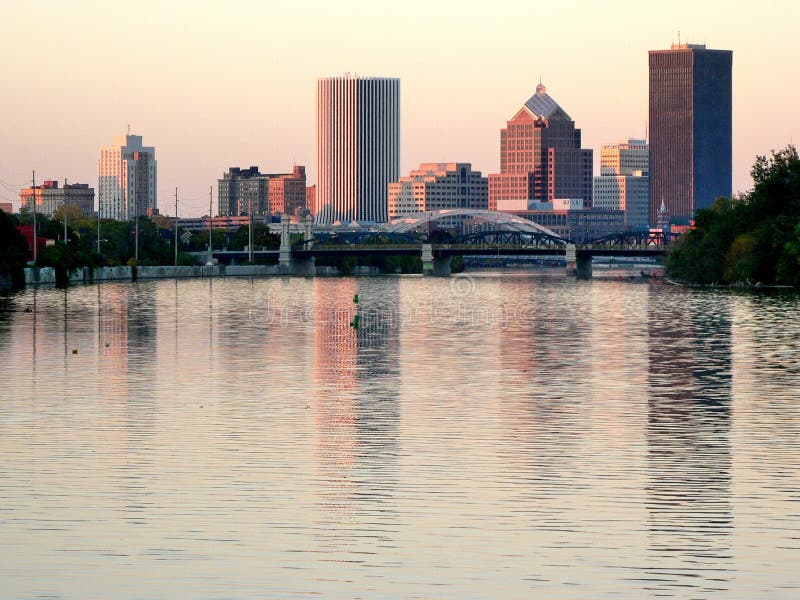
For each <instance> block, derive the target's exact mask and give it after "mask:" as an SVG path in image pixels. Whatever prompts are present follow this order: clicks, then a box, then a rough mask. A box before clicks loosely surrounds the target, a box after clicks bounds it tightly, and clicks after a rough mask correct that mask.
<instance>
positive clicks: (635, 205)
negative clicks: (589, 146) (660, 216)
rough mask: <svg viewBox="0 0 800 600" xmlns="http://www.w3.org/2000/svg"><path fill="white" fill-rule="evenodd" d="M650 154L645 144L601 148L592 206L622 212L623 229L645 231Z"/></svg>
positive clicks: (634, 142) (607, 145)
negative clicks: (598, 173)
mask: <svg viewBox="0 0 800 600" xmlns="http://www.w3.org/2000/svg"><path fill="white" fill-rule="evenodd" d="M648 157H649V153H648V147H647V142H646V141H645V140H637V139H632V138H631V139H629V140H628V141H626V142H622V143H618V144H604V145H603V146H602V148H601V149H600V176H599V177H595V178H594V206H595V207H596V208H605V209H608V210H621V211H623V213H624V215H625V228H626V229H628V230H632V231H645V230H647V228H648V227H649V222H650V178H649V177H648V161H649V158H648Z"/></svg>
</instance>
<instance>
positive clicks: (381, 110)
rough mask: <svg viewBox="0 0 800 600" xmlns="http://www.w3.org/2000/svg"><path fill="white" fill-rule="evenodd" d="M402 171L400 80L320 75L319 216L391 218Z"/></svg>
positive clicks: (329, 219)
mask: <svg viewBox="0 0 800 600" xmlns="http://www.w3.org/2000/svg"><path fill="white" fill-rule="evenodd" d="M399 176H400V80H399V79H396V78H386V77H359V76H357V75H350V74H347V75H345V76H342V77H329V78H323V79H319V80H317V192H316V194H317V196H316V202H317V214H316V215H315V217H316V222H317V223H320V224H324V225H329V224H332V223H335V222H336V221H342V222H348V221H354V220H355V221H368V222H369V221H374V222H384V221H387V220H388V218H389V207H388V196H387V193H388V185H389V183H390V182H392V181H396V180H397V178H398V177H399Z"/></svg>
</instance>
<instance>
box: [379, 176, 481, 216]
mask: <svg viewBox="0 0 800 600" xmlns="http://www.w3.org/2000/svg"><path fill="white" fill-rule="evenodd" d="M488 203H489V180H488V178H486V177H484V176H483V175H482V174H481V172H480V171H473V170H472V165H471V164H470V163H455V162H453V163H422V164H421V165H420V166H419V169H415V170H413V171H411V173H409V174H408V175H407V176H405V177H401V178H400V179H399V181H395V182H392V183H390V184H389V218H390V219H393V218H395V217H397V216H400V215H408V214H411V213H415V212H420V211H427V210H441V209H447V208H472V209H483V210H485V209H486V208H487V207H488Z"/></svg>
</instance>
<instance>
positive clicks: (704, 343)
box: [646, 291, 733, 591]
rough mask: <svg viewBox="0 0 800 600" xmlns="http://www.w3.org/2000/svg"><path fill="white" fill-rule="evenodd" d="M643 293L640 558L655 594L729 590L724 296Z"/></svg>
mask: <svg viewBox="0 0 800 600" xmlns="http://www.w3.org/2000/svg"><path fill="white" fill-rule="evenodd" d="M678 293H684V294H685V296H686V298H685V301H683V302H675V301H674V298H673V299H671V300H670V302H669V306H671V307H673V309H672V310H670V311H666V310H664V307H665V306H667V302H666V301H665V300H664V299H663V298H659V297H658V296H652V297H651V303H650V309H649V334H650V335H649V338H650V350H649V357H650V370H649V399H648V422H647V431H646V440H647V446H648V452H647V462H646V469H647V471H646V472H647V479H646V494H647V500H646V506H647V511H648V528H649V530H650V537H649V559H650V561H652V565H653V566H652V568H651V571H650V573H651V575H654V576H655V575H657V576H658V578H657V581H658V582H659V583H657V584H656V585H657V586H658V588H659V589H670V590H673V591H674V590H675V589H684V590H685V588H686V587H687V586H689V587H697V588H701V589H704V590H712V589H713V590H718V589H728V585H729V583H728V582H729V580H730V573H729V572H728V570H729V568H730V565H731V563H732V557H731V548H730V546H731V541H730V534H731V530H732V527H733V517H732V514H731V498H730V496H731V447H730V428H731V393H732V389H731V387H732V376H731V316H730V306H729V299H728V298H727V297H725V296H724V295H721V294H720V295H715V297H709V296H710V295H709V294H707V293H706V294H693V293H692V292H689V291H684V292H678Z"/></svg>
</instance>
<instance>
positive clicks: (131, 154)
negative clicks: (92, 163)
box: [98, 134, 158, 221]
mask: <svg viewBox="0 0 800 600" xmlns="http://www.w3.org/2000/svg"><path fill="white" fill-rule="evenodd" d="M98 171H99V185H98V197H99V205H100V216H101V217H103V218H105V219H116V220H118V221H125V220H128V219H131V218H133V217H134V216H136V215H146V214H147V211H148V210H151V211H152V210H154V209H157V208H158V201H157V197H158V196H157V191H156V190H157V187H156V186H157V163H156V150H155V148H154V147H152V146H143V145H142V136H140V135H130V134H127V135H119V136H116V137H115V138H114V143H113V144H112V145H111V146H106V147H105V148H101V149H100V160H99V162H98Z"/></svg>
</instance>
